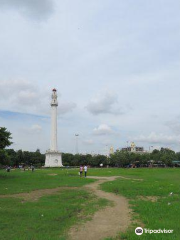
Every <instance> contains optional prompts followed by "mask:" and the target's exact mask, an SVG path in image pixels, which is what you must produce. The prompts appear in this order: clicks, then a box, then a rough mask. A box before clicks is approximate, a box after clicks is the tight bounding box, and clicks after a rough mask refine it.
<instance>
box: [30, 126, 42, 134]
mask: <svg viewBox="0 0 180 240" xmlns="http://www.w3.org/2000/svg"><path fill="white" fill-rule="evenodd" d="M31 130H32V131H33V132H36V133H39V132H41V131H42V127H41V126H40V125H38V124H34V125H32V127H31Z"/></svg>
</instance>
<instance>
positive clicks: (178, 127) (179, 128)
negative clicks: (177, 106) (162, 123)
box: [166, 120, 180, 135]
mask: <svg viewBox="0 0 180 240" xmlns="http://www.w3.org/2000/svg"><path fill="white" fill-rule="evenodd" d="M166 126H167V127H169V128H170V129H171V131H172V132H173V133H174V134H175V135H180V122H179V121H178V120H175V121H169V122H167V123H166Z"/></svg>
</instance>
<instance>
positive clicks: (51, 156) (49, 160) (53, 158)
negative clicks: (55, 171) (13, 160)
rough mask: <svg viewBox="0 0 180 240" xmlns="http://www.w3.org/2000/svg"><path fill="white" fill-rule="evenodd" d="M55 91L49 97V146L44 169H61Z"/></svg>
mask: <svg viewBox="0 0 180 240" xmlns="http://www.w3.org/2000/svg"><path fill="white" fill-rule="evenodd" d="M57 107H58V101H57V90H56V89H55V88H54V89H53V90H52V95H51V144H50V149H49V150H48V151H46V160H45V167H62V166H63V165H62V156H61V153H60V152H58V147H57Z"/></svg>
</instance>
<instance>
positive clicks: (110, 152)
mask: <svg viewBox="0 0 180 240" xmlns="http://www.w3.org/2000/svg"><path fill="white" fill-rule="evenodd" d="M113 153H114V148H113V147H112V146H111V147H110V149H109V155H111V154H113Z"/></svg>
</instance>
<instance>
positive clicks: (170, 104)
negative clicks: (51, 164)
mask: <svg viewBox="0 0 180 240" xmlns="http://www.w3.org/2000/svg"><path fill="white" fill-rule="evenodd" d="M179 11H180V1H179V0H173V1H170V0H151V1H147V0H146V1H145V0H136V1H134V0H91V1H84V0H74V1H73V0H71V1H70V0H67V1H61V0H0V63H1V64H0V125H1V126H5V127H7V128H8V129H9V130H10V131H11V132H12V136H13V142H14V144H13V148H15V149H23V150H36V149H37V148H40V149H41V151H42V152H45V150H46V149H48V148H49V145H50V140H49V139H50V95H51V90H52V88H54V87H55V88H57V90H58V100H59V107H58V111H59V115H58V145H59V149H60V150H61V151H64V152H75V134H76V133H78V134H79V151H80V152H83V153H85V152H96V153H105V152H106V151H107V148H109V147H110V146H113V147H114V148H115V149H117V148H121V147H124V146H126V145H127V141H129V142H131V141H135V142H136V145H139V146H144V147H145V149H149V146H154V147H159V146H164V147H171V148H172V149H174V150H176V151H180V47H179V46H180V14H179Z"/></svg>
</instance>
